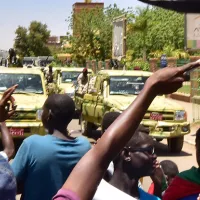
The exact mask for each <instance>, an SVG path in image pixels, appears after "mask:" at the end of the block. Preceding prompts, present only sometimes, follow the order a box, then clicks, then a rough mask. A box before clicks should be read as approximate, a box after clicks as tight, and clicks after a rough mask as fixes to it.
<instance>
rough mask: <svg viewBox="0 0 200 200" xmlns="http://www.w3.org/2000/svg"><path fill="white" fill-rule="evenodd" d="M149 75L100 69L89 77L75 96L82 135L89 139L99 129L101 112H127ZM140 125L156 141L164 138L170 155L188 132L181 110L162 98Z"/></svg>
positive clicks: (156, 102)
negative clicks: (85, 91) (82, 89)
mask: <svg viewBox="0 0 200 200" xmlns="http://www.w3.org/2000/svg"><path fill="white" fill-rule="evenodd" d="M150 75H151V73H150V72H144V71H124V70H102V71H99V72H98V74H97V75H96V76H94V77H92V78H90V82H89V86H88V92H87V93H86V94H79V93H76V94H75V104H76V108H77V110H79V111H80V112H81V120H80V121H81V128H82V132H83V134H84V135H87V136H88V137H91V134H92V131H93V130H95V129H97V128H98V127H100V126H101V122H102V118H103V116H104V114H105V113H107V112H111V111H117V112H123V111H124V110H125V109H127V108H128V106H129V105H130V104H131V102H133V100H134V99H135V98H136V97H137V95H138V94H139V93H140V91H141V90H142V89H143V87H144V84H145V82H146V80H147V79H148V77H149V76H150ZM136 114H137V113H136ZM141 124H143V125H144V126H146V127H148V128H149V130H150V135H151V136H152V137H154V138H156V140H157V141H161V140H162V139H165V138H166V139H167V141H168V147H169V150H170V151H171V152H180V151H181V149H182V146H183V142H184V135H186V134H189V133H190V124H189V123H188V122H187V114H186V111H185V110H184V108H183V107H181V106H180V105H179V104H176V103H174V102H173V101H171V100H170V99H167V98H166V97H165V96H157V97H156V98H155V99H154V101H153V102H152V104H151V105H150V107H149V108H148V111H147V112H146V114H145V116H144V118H143V121H142V122H141Z"/></svg>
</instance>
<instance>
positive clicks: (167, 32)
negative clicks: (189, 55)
mask: <svg viewBox="0 0 200 200" xmlns="http://www.w3.org/2000/svg"><path fill="white" fill-rule="evenodd" d="M128 27H129V29H128V33H127V45H128V49H134V51H135V55H134V57H135V58H138V57H143V59H144V58H145V55H146V54H147V55H148V54H149V53H151V52H154V53H155V54H158V55H160V54H161V53H163V52H164V53H165V54H168V56H173V55H172V52H173V51H174V50H175V49H183V48H184V15H183V14H179V13H177V12H173V11H169V10H164V9H161V8H157V7H151V8H148V7H147V8H137V9H136V11H135V17H132V20H129V24H128ZM159 52H160V53H159ZM150 57H152V54H151V55H150ZM156 57H157V56H156Z"/></svg>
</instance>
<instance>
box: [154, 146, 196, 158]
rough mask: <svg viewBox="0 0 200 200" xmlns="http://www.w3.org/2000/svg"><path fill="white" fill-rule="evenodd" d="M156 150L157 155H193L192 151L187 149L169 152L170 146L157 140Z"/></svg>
mask: <svg viewBox="0 0 200 200" xmlns="http://www.w3.org/2000/svg"><path fill="white" fill-rule="evenodd" d="M155 152H156V154H157V156H165V157H168V156H169V157H170V156H174V157H176V156H178V157H180V156H191V155H192V154H191V153H187V152H185V151H181V152H180V153H171V152H169V150H168V146H167V144H163V143H160V142H155Z"/></svg>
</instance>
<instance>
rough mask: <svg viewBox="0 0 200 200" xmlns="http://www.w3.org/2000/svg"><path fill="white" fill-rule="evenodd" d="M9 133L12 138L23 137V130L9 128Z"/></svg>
mask: <svg viewBox="0 0 200 200" xmlns="http://www.w3.org/2000/svg"><path fill="white" fill-rule="evenodd" d="M9 131H10V134H11V135H13V136H23V135H24V129H23V128H10V129H9Z"/></svg>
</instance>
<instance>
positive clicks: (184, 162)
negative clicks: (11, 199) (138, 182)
mask: <svg viewBox="0 0 200 200" xmlns="http://www.w3.org/2000/svg"><path fill="white" fill-rule="evenodd" d="M79 128H80V127H79V125H78V120H73V121H72V122H71V123H70V125H69V130H79ZM156 154H157V156H158V160H159V161H162V160H167V159H169V160H172V161H174V162H175V163H177V165H178V167H179V170H180V171H183V170H186V169H189V168H190V167H192V166H193V165H196V159H195V146H194V145H190V144H188V143H184V147H183V151H182V152H181V153H180V154H171V153H169V152H168V149H167V145H166V141H162V142H161V143H156ZM150 183H151V180H150V179H149V178H145V179H144V185H143V187H144V189H148V187H149V185H150ZM17 200H19V196H18V197H17Z"/></svg>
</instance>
